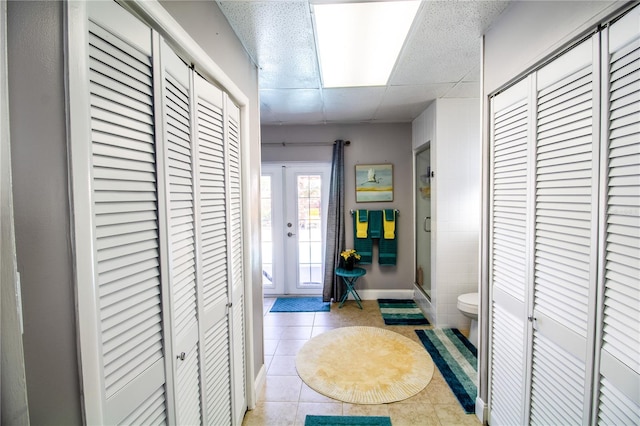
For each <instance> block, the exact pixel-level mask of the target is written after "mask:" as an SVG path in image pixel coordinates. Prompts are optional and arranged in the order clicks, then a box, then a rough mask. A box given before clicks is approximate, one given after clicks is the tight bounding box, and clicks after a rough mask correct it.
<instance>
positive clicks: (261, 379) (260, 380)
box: [249, 364, 267, 410]
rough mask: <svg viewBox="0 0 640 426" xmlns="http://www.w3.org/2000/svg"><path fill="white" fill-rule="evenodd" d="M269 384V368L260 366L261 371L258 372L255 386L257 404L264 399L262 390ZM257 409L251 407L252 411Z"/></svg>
mask: <svg viewBox="0 0 640 426" xmlns="http://www.w3.org/2000/svg"><path fill="white" fill-rule="evenodd" d="M266 382H267V368H266V366H265V365H264V364H262V365H261V366H260V370H258V374H257V375H256V380H255V381H254V384H255V392H256V402H257V401H260V398H262V389H264V385H265V383H266ZM254 408H255V407H249V409H250V410H253V409H254Z"/></svg>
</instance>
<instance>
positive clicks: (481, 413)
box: [476, 397, 488, 425]
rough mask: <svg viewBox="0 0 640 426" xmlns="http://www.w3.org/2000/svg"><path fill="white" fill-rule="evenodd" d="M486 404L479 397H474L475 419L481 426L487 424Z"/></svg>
mask: <svg viewBox="0 0 640 426" xmlns="http://www.w3.org/2000/svg"><path fill="white" fill-rule="evenodd" d="M487 414H488V411H487V404H485V402H484V401H483V400H482V398H480V397H476V417H477V418H478V420H480V423H482V424H483V425H486V424H487V421H488V419H487Z"/></svg>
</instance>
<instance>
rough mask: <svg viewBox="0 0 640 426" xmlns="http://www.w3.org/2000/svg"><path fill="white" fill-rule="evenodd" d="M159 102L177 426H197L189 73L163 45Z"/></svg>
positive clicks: (196, 296)
mask: <svg viewBox="0 0 640 426" xmlns="http://www.w3.org/2000/svg"><path fill="white" fill-rule="evenodd" d="M161 58H162V70H163V77H162V93H163V96H162V99H163V114H162V115H163V131H164V156H165V165H166V166H165V176H166V178H165V181H166V182H167V188H166V191H167V196H166V199H167V218H168V219H167V220H168V230H167V234H168V235H167V237H168V253H167V256H168V258H169V271H170V272H169V283H170V284H169V287H170V289H171V324H172V329H173V339H172V340H173V347H174V350H173V354H172V362H173V365H174V371H175V389H174V392H175V394H174V399H175V401H176V416H177V423H178V424H185V425H186V424H189V425H196V424H201V423H202V411H201V400H202V394H201V389H200V361H201V350H200V334H199V327H198V320H199V315H198V301H199V300H200V297H199V296H200V294H199V287H198V286H197V280H196V271H197V269H196V219H195V217H196V215H195V197H194V189H195V188H194V155H193V142H192V140H193V132H192V130H191V128H192V113H191V110H192V106H191V88H190V87H191V71H190V69H189V67H188V66H187V65H186V64H185V63H184V62H182V60H180V58H178V56H177V55H176V54H175V53H174V52H173V51H172V50H171V49H170V48H169V47H168V46H167V45H166V44H165V43H162V55H161Z"/></svg>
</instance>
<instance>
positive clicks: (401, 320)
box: [378, 299, 430, 325]
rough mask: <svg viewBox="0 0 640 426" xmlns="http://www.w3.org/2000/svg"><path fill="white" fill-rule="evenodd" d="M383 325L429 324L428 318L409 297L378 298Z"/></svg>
mask: <svg viewBox="0 0 640 426" xmlns="http://www.w3.org/2000/svg"><path fill="white" fill-rule="evenodd" d="M378 306H380V313H381V314H382V319H383V320H384V323H385V325H429V324H430V323H429V320H428V319H426V318H425V317H424V315H423V314H422V311H421V310H420V308H419V307H418V305H416V302H414V301H413V300H411V299H378Z"/></svg>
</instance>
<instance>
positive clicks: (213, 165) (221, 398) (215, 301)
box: [195, 75, 232, 425]
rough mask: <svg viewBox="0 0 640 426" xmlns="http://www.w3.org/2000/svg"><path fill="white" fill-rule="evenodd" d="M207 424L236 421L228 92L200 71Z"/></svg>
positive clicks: (198, 117)
mask: <svg viewBox="0 0 640 426" xmlns="http://www.w3.org/2000/svg"><path fill="white" fill-rule="evenodd" d="M195 103H196V104H195V106H196V131H197V152H198V185H197V186H198V188H199V192H198V193H197V197H196V198H197V200H198V202H199V210H200V221H199V227H198V229H199V232H198V236H199V238H200V250H201V255H200V258H201V272H200V279H201V286H202V304H201V307H202V314H201V318H200V327H201V333H202V335H201V339H202V340H201V341H202V342H203V353H202V359H203V362H202V365H203V371H202V373H203V382H204V413H205V423H206V424H215V425H218V424H220V425H222V424H231V421H232V420H231V419H232V414H231V413H232V411H231V359H230V344H229V340H230V325H231V324H230V321H229V317H228V311H229V307H228V306H227V305H228V303H229V279H228V274H229V270H228V267H229V263H228V259H229V252H228V241H227V238H228V226H229V225H228V223H229V220H228V217H227V198H226V188H225V186H226V182H225V175H226V170H225V164H226V160H225V144H224V140H225V134H224V112H223V105H224V103H223V94H222V92H221V91H220V90H219V89H217V88H216V87H214V86H213V85H211V84H210V83H209V82H207V81H206V80H204V79H203V78H202V77H200V76H199V75H196V76H195Z"/></svg>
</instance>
